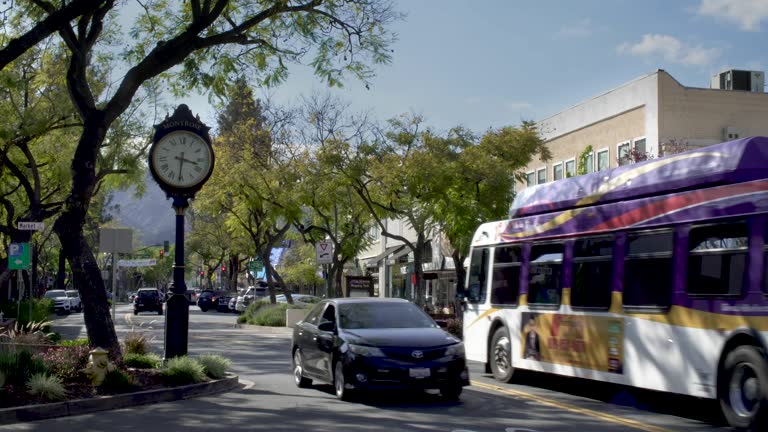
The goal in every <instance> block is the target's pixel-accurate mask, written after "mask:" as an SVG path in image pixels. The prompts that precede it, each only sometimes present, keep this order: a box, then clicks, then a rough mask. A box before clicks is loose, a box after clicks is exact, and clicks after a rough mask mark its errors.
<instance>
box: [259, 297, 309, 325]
mask: <svg viewBox="0 0 768 432" xmlns="http://www.w3.org/2000/svg"><path fill="white" fill-rule="evenodd" d="M305 308H306V307H305V306H299V305H292V304H288V303H277V304H268V305H266V306H262V307H260V308H258V309H257V310H256V311H255V312H254V313H253V314H252V315H244V316H246V320H247V321H246V322H247V323H248V324H253V325H260V326H268V327H285V311H286V310H288V309H305Z"/></svg>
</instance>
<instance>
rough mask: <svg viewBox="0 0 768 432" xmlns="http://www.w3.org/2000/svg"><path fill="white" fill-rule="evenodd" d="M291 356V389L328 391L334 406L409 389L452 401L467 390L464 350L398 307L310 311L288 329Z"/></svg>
mask: <svg viewBox="0 0 768 432" xmlns="http://www.w3.org/2000/svg"><path fill="white" fill-rule="evenodd" d="M292 355H293V362H292V363H293V373H294V380H295V381H296V385H297V386H299V387H309V386H310V385H311V384H312V381H313V380H316V381H320V382H325V383H329V384H333V386H334V388H335V389H336V396H337V397H338V398H339V399H341V400H349V399H350V398H352V397H353V396H354V394H355V393H356V392H358V391H363V390H379V389H412V388H418V389H439V390H440V393H441V395H442V396H443V397H445V398H447V399H452V400H456V399H458V397H459V395H460V394H461V390H462V388H463V387H464V386H467V385H469V372H468V371H467V366H466V359H465V355H464V344H463V343H462V342H461V341H460V340H458V339H457V338H455V337H454V336H452V335H450V334H449V333H448V332H446V331H444V330H443V329H441V328H440V326H439V325H437V324H436V323H435V321H434V320H433V319H432V318H430V316H429V315H427V314H426V313H424V311H422V310H421V309H420V308H418V307H417V306H416V305H414V304H413V303H410V302H408V301H406V300H401V299H379V298H344V299H330V300H324V301H322V302H320V303H318V304H317V305H316V306H315V307H314V308H312V310H311V311H310V312H309V313H308V314H307V316H306V317H305V318H304V319H303V320H302V321H300V322H299V323H297V324H296V327H295V328H294V331H293V344H292Z"/></svg>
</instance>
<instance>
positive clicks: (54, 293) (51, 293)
mask: <svg viewBox="0 0 768 432" xmlns="http://www.w3.org/2000/svg"><path fill="white" fill-rule="evenodd" d="M66 296H67V294H66V293H65V292H64V291H61V290H54V291H48V292H47V293H45V298H56V297H66Z"/></svg>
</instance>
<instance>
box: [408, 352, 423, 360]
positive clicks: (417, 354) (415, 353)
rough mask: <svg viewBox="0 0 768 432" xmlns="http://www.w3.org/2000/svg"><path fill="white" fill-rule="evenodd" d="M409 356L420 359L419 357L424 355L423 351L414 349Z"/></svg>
mask: <svg viewBox="0 0 768 432" xmlns="http://www.w3.org/2000/svg"><path fill="white" fill-rule="evenodd" d="M411 356H412V357H413V358H417V359H420V358H422V357H424V353H423V352H421V351H414V352H412V353H411Z"/></svg>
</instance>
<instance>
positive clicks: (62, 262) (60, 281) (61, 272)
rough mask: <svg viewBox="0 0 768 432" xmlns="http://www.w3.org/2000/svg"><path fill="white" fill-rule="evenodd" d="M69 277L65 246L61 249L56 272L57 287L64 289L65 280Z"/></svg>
mask: <svg viewBox="0 0 768 432" xmlns="http://www.w3.org/2000/svg"><path fill="white" fill-rule="evenodd" d="M66 278H67V257H66V256H65V255H64V248H61V249H59V268H58V271H57V273H56V285H55V287H56V289H60V290H63V289H64V281H65V279H66Z"/></svg>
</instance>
